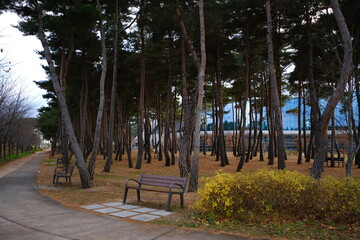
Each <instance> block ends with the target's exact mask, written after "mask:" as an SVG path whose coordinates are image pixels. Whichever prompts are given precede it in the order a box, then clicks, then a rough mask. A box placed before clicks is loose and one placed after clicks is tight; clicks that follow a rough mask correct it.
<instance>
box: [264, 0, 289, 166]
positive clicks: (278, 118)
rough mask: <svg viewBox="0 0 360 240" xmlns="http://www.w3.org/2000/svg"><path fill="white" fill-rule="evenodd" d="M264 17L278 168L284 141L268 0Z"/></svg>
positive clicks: (281, 164) (283, 152)
mask: <svg viewBox="0 0 360 240" xmlns="http://www.w3.org/2000/svg"><path fill="white" fill-rule="evenodd" d="M265 8H266V19H267V21H266V22H267V35H266V38H267V44H268V63H269V74H270V86H271V88H270V89H271V90H270V92H271V100H272V102H273V104H274V105H273V107H274V112H275V128H276V134H277V147H278V148H277V149H278V169H280V170H282V169H285V143H284V133H283V127H282V116H281V104H280V98H279V94H278V86H277V81H276V75H275V69H274V54H273V41H272V16H271V5H270V0H266V1H265Z"/></svg>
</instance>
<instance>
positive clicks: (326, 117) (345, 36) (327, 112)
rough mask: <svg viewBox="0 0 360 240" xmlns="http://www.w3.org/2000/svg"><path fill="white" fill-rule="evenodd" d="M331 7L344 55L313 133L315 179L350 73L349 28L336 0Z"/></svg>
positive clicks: (312, 170)
mask: <svg viewBox="0 0 360 240" xmlns="http://www.w3.org/2000/svg"><path fill="white" fill-rule="evenodd" d="M330 5H331V8H332V10H333V12H334V17H335V20H336V23H337V25H338V27H339V30H340V35H341V39H342V42H343V47H344V56H343V61H342V67H341V72H340V78H339V81H338V84H337V87H336V89H335V90H334V92H333V94H332V95H331V97H330V99H329V101H328V102H327V104H326V106H325V109H324V112H323V114H322V115H321V117H320V129H319V134H317V135H315V146H316V155H315V160H314V163H313V165H312V168H311V176H312V177H313V178H315V179H319V178H321V175H322V170H323V165H324V160H325V157H326V149H327V145H328V143H327V137H328V136H327V135H328V133H327V130H328V126H329V122H330V119H331V117H332V116H333V114H334V110H335V107H336V105H337V104H338V103H339V101H340V99H341V98H342V97H343V95H344V90H345V86H346V83H347V82H348V79H349V77H350V73H351V66H352V65H351V61H352V44H351V37H350V33H349V29H348V27H347V25H346V22H345V18H344V16H343V14H342V12H341V10H340V6H339V2H338V0H330Z"/></svg>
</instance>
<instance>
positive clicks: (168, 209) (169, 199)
mask: <svg viewBox="0 0 360 240" xmlns="http://www.w3.org/2000/svg"><path fill="white" fill-rule="evenodd" d="M171 197H172V193H171V192H169V197H168V201H167V204H166V211H170V203H171Z"/></svg>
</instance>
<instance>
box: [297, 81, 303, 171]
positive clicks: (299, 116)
mask: <svg viewBox="0 0 360 240" xmlns="http://www.w3.org/2000/svg"><path fill="white" fill-rule="evenodd" d="M298 88H299V89H298V90H299V91H298V113H297V114H298V115H297V117H298V134H299V135H298V141H299V145H298V147H299V149H298V160H297V164H301V162H302V150H303V149H302V137H301V92H302V91H301V82H300V80H299V85H298Z"/></svg>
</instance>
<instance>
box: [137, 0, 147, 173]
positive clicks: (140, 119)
mask: <svg viewBox="0 0 360 240" xmlns="http://www.w3.org/2000/svg"><path fill="white" fill-rule="evenodd" d="M143 11H144V1H143V0H141V3H140V40H141V57H140V58H141V59H140V61H141V73H140V96H139V110H138V123H137V125H138V126H137V127H138V130H137V137H138V156H137V161H136V165H135V169H141V165H142V158H143V150H144V146H143V145H144V142H143V129H144V102H145V84H146V82H145V71H146V65H145V64H146V63H145V36H144V27H145V26H144V12H143Z"/></svg>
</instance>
